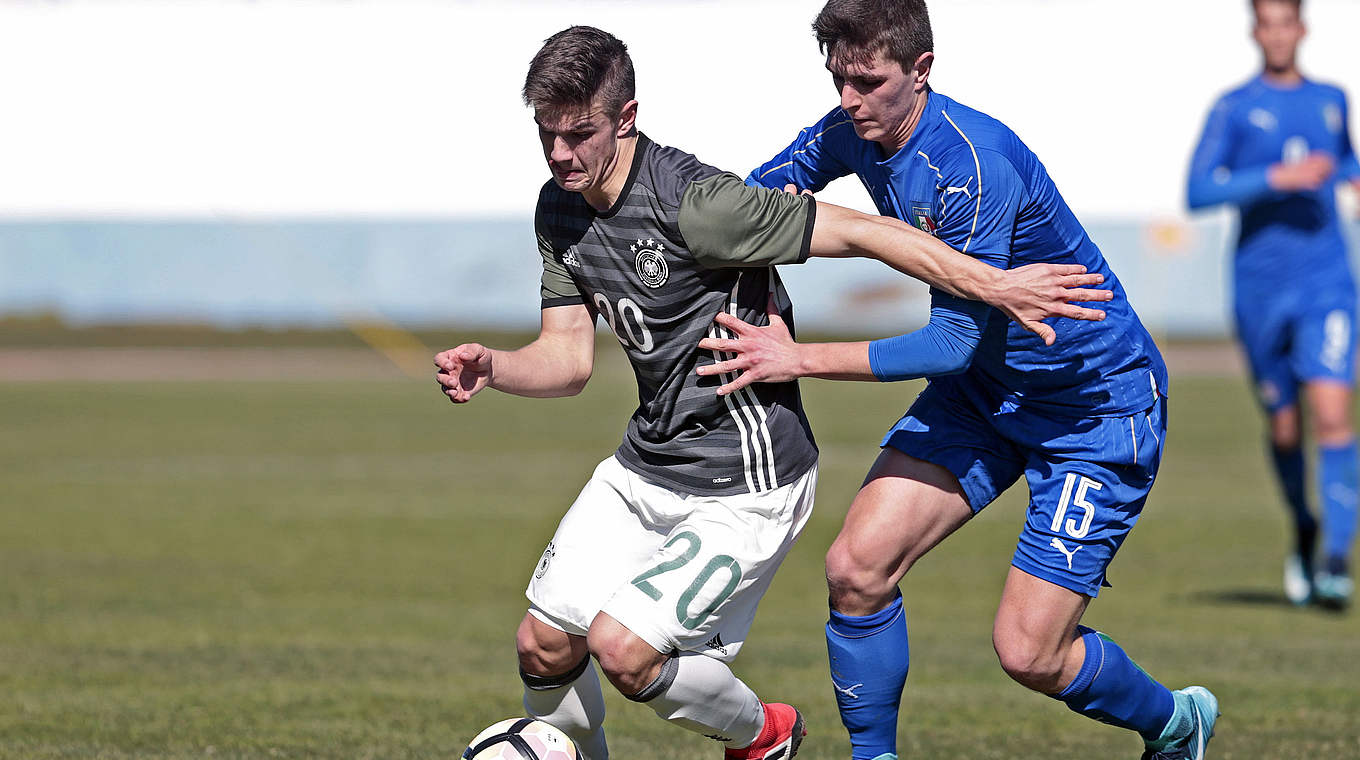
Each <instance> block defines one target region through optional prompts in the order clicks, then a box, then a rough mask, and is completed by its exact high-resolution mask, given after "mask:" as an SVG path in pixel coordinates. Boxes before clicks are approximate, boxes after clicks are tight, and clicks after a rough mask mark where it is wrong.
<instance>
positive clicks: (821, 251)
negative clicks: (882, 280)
mask: <svg viewBox="0 0 1360 760" xmlns="http://www.w3.org/2000/svg"><path fill="white" fill-rule="evenodd" d="M810 253H811V255H813V256H823V257H830V258H836V257H865V258H873V259H878V260H879V261H882V262H883V263H884V264H887V265H888V266H890V267H892V268H893V269H896V270H897V271H899V272H902V273H903V274H906V275H909V276H911V277H914V278H916V279H918V280H921V281H922V282H925V283H928V284H929V285H931V286H933V287H935V288H938V289H940V290H942V291H944V292H946V293H949V294H950V295H953V296H957V297H959V298H967V299H970V300H974V301H984V302H986V303H995V302H996V301H995V299H996V298H997V297H998V295H999V293H1000V290H1001V286H1002V281H1003V279H1004V277H1005V275H1004V273H1003V272H1002V271H1001V270H1000V269H997V268H995V267H992V266H988V265H987V264H984V263H982V262H980V261H978V260H976V259H974V258H972V257H970V256H965V255H964V254H961V253H959V252H958V251H955V250H954V249H952V248H950V247H949V246H947V245H945V244H944V243H942V242H940V241H939V240H937V239H935V238H934V237H932V236H930V235H928V234H926V233H924V232H922V231H920V230H918V229H916V228H915V227H912V226H911V225H909V224H907V223H906V222H903V221H901V220H900V219H893V218H891V217H876V216H869V215H867V214H861V213H859V212H858V211H852V210H850V209H846V208H842V207H840V206H833V205H830V204H825V203H818V204H817V221H816V226H815V227H814V228H813V232H812V245H811V248H810Z"/></svg>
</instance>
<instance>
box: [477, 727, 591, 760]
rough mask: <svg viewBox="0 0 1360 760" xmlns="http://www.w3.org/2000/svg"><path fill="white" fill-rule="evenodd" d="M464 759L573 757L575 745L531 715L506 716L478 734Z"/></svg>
mask: <svg viewBox="0 0 1360 760" xmlns="http://www.w3.org/2000/svg"><path fill="white" fill-rule="evenodd" d="M463 760H576V745H574V744H572V743H571V739H568V738H567V735H566V734H564V733H562V732H561V731H559V730H557V729H556V728H553V727H552V726H550V725H548V724H547V723H544V722H543V721H539V720H534V719H533V718H509V719H507V720H503V721H501V722H500V723H497V724H496V725H494V726H491V727H490V728H488V729H486V730H485V731H483V732H481V733H480V734H477V738H476V739H473V740H472V744H470V745H468V748H467V749H466V750H464V751H463Z"/></svg>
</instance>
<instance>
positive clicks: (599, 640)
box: [586, 620, 666, 696]
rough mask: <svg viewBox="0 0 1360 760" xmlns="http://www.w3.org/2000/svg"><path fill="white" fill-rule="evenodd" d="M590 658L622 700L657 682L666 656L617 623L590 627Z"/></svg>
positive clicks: (588, 638)
mask: <svg viewBox="0 0 1360 760" xmlns="http://www.w3.org/2000/svg"><path fill="white" fill-rule="evenodd" d="M586 641H587V643H588V644H589V647H590V654H592V655H594V657H595V661H596V662H598V663H600V670H601V671H603V672H604V675H605V677H606V678H608V679H609V682H610V683H612V684H614V686H615V687H616V688H617V689H618V690H619V692H620V693H622V694H624V695H625V696H629V695H633V694H636V693H638V692H640V691H642V690H643V689H644V688H646V687H647V686H648V684H650V683H651V682H652V681H653V680H654V679H655V678H656V670H657V667H658V666H659V665H660V664H661V663H662V662H664V661H665V659H666V656H665V655H663V654H661V653H660V652H658V651H656V649H654V648H653V647H652V646H651V645H650V644H648V643H647V642H645V641H643V640H642V639H641V638H638V636H637V635H636V634H634V633H633V632H632V631H630V630H628V629H627V628H624V627H623V626H621V625H619V624H618V623H616V622H615V623H612V624H610V625H601V624H599V623H598V620H597V624H594V625H591V626H590V632H589V634H588V635H587V636H586Z"/></svg>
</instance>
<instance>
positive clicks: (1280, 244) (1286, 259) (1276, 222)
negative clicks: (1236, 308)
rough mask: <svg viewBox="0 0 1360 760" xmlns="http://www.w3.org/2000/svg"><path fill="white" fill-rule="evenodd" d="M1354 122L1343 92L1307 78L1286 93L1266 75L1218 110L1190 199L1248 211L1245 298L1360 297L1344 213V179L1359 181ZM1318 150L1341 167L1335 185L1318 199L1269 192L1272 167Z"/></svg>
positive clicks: (1193, 172) (1240, 283)
mask: <svg viewBox="0 0 1360 760" xmlns="http://www.w3.org/2000/svg"><path fill="white" fill-rule="evenodd" d="M1347 123H1348V114H1347V108H1346V97H1345V95H1344V94H1343V93H1342V91H1341V90H1339V89H1337V88H1336V87H1332V86H1330V85H1325V84H1319V83H1317V82H1311V81H1307V80H1305V81H1304V82H1303V83H1302V84H1300V85H1297V86H1293V87H1281V86H1278V85H1274V84H1271V83H1270V82H1267V81H1266V80H1265V79H1264V78H1263V77H1261V76H1257V77H1255V78H1253V79H1252V80H1251V81H1249V82H1247V83H1246V84H1244V85H1242V86H1241V87H1238V88H1237V89H1235V90H1233V91H1232V92H1229V93H1228V94H1226V95H1224V96H1223V97H1222V98H1220V99H1219V101H1218V103H1217V104H1215V106H1214V108H1213V111H1212V112H1211V113H1210V114H1209V119H1208V122H1207V123H1206V124H1205V127H1204V134H1203V136H1202V137H1200V141H1199V146H1198V147H1197V148H1196V149H1195V154H1194V158H1193V160H1192V161H1191V165H1190V180H1189V188H1188V190H1189V192H1188V200H1189V203H1190V207H1191V208H1202V207H1205V206H1212V205H1217V204H1221V203H1228V204H1232V205H1235V206H1237V207H1238V208H1239V210H1240V211H1241V221H1240V228H1239V231H1238V241H1237V253H1236V256H1235V257H1234V264H1233V269H1234V274H1235V282H1236V287H1237V288H1238V289H1239V290H1240V291H1246V292H1248V293H1260V294H1261V295H1263V296H1267V295H1274V294H1277V293H1281V292H1283V291H1292V292H1313V293H1315V292H1317V291H1318V290H1320V289H1336V288H1341V289H1345V290H1349V291H1353V290H1354V287H1355V286H1354V284H1353V282H1352V278H1351V272H1350V267H1349V265H1348V263H1347V261H1346V243H1345V239H1344V237H1343V234H1342V230H1341V224H1340V221H1339V220H1338V218H1337V211H1336V183H1337V181H1338V180H1343V179H1351V178H1354V177H1357V176H1360V164H1358V163H1357V162H1356V157H1355V152H1354V151H1353V150H1352V148H1351V141H1350V136H1349V134H1348V132H1347ZM1314 151H1322V152H1324V153H1327V154H1329V155H1330V156H1331V157H1332V158H1333V159H1334V160H1335V161H1336V172H1335V174H1333V175H1332V179H1331V180H1330V181H1328V182H1327V183H1325V184H1324V185H1323V186H1322V187H1320V188H1318V189H1317V190H1316V191H1314V192H1297V193H1281V192H1276V191H1275V190H1272V189H1271V188H1270V186H1269V184H1268V183H1267V180H1266V172H1267V170H1268V169H1269V167H1270V166H1271V165H1272V164H1277V163H1282V162H1283V163H1289V162H1294V161H1300V160H1302V159H1304V158H1306V157H1307V156H1308V155H1309V154H1310V153H1312V152H1314Z"/></svg>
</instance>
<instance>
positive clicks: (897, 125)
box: [699, 0, 1217, 760]
mask: <svg viewBox="0 0 1360 760" xmlns="http://www.w3.org/2000/svg"><path fill="white" fill-rule="evenodd" d="M813 28H814V31H815V32H816V36H817V40H818V42H819V44H820V45H821V47H822V50H823V51H824V52H825V53H826V54H827V69H828V70H829V71H830V72H831V74H832V76H833V78H834V82H835V86H836V88H837V90H838V91H839V92H840V98H841V102H840V105H839V107H837V108H834V109H832V110H831V112H830V113H828V114H827V115H826V116H825V117H824V118H823V119H822V120H821V121H819V122H817V123H816V124H814V125H812V126H811V127H809V128H807V129H805V130H803V132H802V133H801V134H800V135H799V136H798V137H797V138H796V139H795V140H794V141H793V143H792V144H790V145H789V146H788V147H787V148H785V149H784V150H783V151H781V152H780V153H779V154H778V155H776V156H775V157H774V158H773V159H772V160H770V161H769V162H767V163H766V164H764V165H763V166H761V167H759V168H758V169H756V170H755V171H754V172H752V174H751V176H750V177H748V179H747V181H748V182H750V183H758V184H762V185H765V186H769V187H784V188H796V189H798V190H810V191H817V190H820V189H821V188H823V187H824V186H825V185H826V184H827V183H828V182H830V181H831V180H833V179H835V178H837V177H842V176H846V175H849V174H855V175H857V176H858V177H859V179H860V181H861V182H863V183H864V186H865V187H866V188H867V189H868V191H869V193H870V195H871V196H872V197H873V200H874V203H875V204H876V205H877V207H878V210H879V211H880V212H881V213H882V214H884V215H886V216H892V217H896V218H899V219H903V220H906V221H908V222H910V223H912V224H914V225H916V226H918V227H920V228H922V229H924V230H926V231H929V232H932V233H934V234H935V235H936V236H937V237H939V238H940V239H941V240H943V241H944V242H946V243H948V244H949V245H950V246H951V247H953V248H955V249H957V250H960V251H962V252H964V253H967V254H970V255H972V256H974V257H976V258H978V259H980V260H982V261H985V262H987V263H989V264H991V265H993V266H996V267H999V268H1011V267H1016V266H1020V265H1023V264H1028V263H1033V262H1040V261H1043V262H1064V263H1075V264H1082V265H1084V266H1085V267H1086V268H1087V269H1088V270H1089V271H1091V272H1099V273H1100V274H1103V275H1104V277H1105V284H1106V286H1107V287H1109V288H1110V289H1111V290H1113V291H1114V299H1113V300H1112V301H1111V302H1110V303H1109V304H1107V306H1106V309H1105V311H1106V314H1107V317H1106V319H1105V320H1104V321H1103V322H1083V323H1081V324H1070V325H1069V324H1068V323H1067V322H1064V323H1063V324H1062V329H1061V330H1060V333H1061V338H1060V339H1059V341H1058V342H1057V343H1056V344H1055V345H1054V346H1052V347H1047V346H1045V345H1043V343H1042V342H1041V341H1039V340H1036V339H1033V338H1032V337H1030V336H1029V335H1027V334H1025V333H1024V332H1023V331H1019V330H1016V329H1014V328H1012V327H1010V326H1008V325H1007V324H1006V321H1005V320H1004V319H1003V318H1002V317H1001V315H1000V314H999V313H997V312H995V311H994V310H992V309H990V308H989V307H987V306H985V305H981V304H972V303H969V302H966V301H963V300H960V299H957V298H953V297H950V296H948V295H947V294H944V293H942V292H939V291H935V290H932V293H931V312H930V322H929V324H928V325H927V326H926V327H924V328H923V329H921V330H918V331H916V332H913V333H910V334H907V335H901V336H897V337H893V338H887V339H883V340H876V341H872V342H863V343H830V344H797V343H794V342H793V341H792V340H791V338H790V337H789V335H788V333H787V332H786V331H784V330H783V329H782V326H781V325H780V324H779V323H778V320H777V319H776V318H774V317H772V318H771V325H770V326H768V327H763V328H757V327H752V326H749V325H745V324H742V323H740V322H738V321H737V320H735V319H732V318H729V317H728V316H725V315H720V317H719V319H718V321H719V323H720V324H722V325H723V326H725V327H727V328H729V329H731V330H733V331H734V332H736V333H737V337H736V338H735V339H708V340H705V341H704V342H702V343H701V344H700V345H701V346H703V347H705V348H712V349H715V350H721V351H730V352H734V353H735V354H737V358H735V359H732V360H730V361H726V362H720V363H718V364H716V365H712V366H709V367H703V368H700V370H699V371H700V372H701V373H703V374H716V373H718V372H723V371H741V372H743V374H742V375H741V376H740V377H739V378H737V379H736V380H734V381H732V382H729V383H728V384H726V385H725V386H723V387H722V388H721V389H720V392H730V391H733V390H735V389H738V388H740V387H743V386H744V385H746V384H749V383H752V382H772V381H781V380H789V379H793V378H796V377H822V378H830V379H840V380H882V381H888V380H903V379H908V378H915V377H923V376H924V377H929V378H930V379H931V380H930V384H929V385H928V386H927V388H926V390H925V391H924V392H922V394H921V395H920V397H919V398H917V400H916V402H915V403H914V404H913V405H912V406H911V408H910V409H909V410H908V411H907V413H906V415H905V416H904V417H903V418H902V419H901V420H900V421H898V422H897V424H895V425H893V426H892V428H891V429H890V430H889V431H888V433H887V435H886V436H885V438H884V439H883V444H882V445H883V450H882V453H881V454H880V456H879V458H878V460H877V461H876V462H875V463H874V465H873V467H872V469H871V470H870V471H869V474H868V476H867V478H866V480H865V482H864V485H863V486H862V487H861V489H860V491H859V493H858V495H857V496H856V497H855V500H854V502H853V504H852V505H851V507H850V511H849V513H848V515H847V516H846V519H845V524H844V526H843V528H842V530H841V533H840V535H839V536H838V537H837V538H836V540H835V542H834V543H833V545H832V546H831V549H830V550H829V551H828V553H827V558H826V569H827V580H828V584H829V586H830V592H831V616H830V621H829V622H828V624H827V631H826V635H827V648H828V651H829V654H830V658H831V676H832V681H833V685H834V686H835V689H836V698H837V704H838V706H839V708H840V711H841V717H842V720H843V721H844V723H845V725H846V728H847V729H848V730H849V732H850V738H851V744H852V746H853V756H854V758H856V760H865V759H868V758H894V757H896V724H897V712H898V707H899V703H900V700H901V694H902V688H903V686H904V684H905V681H906V676H907V668H908V662H909V657H908V640H907V628H906V622H905V617H904V615H905V613H904V610H903V605H902V598H901V594H900V593H899V591H898V588H897V583H898V581H899V580H900V579H901V578H902V577H903V575H904V574H905V573H906V572H907V570H908V569H909V568H910V567H911V566H912V564H913V563H914V562H915V561H916V560H917V559H919V558H920V557H921V556H923V555H924V554H925V553H926V552H927V551H929V550H930V549H931V548H933V547H934V546H935V545H936V544H938V543H939V542H940V541H942V540H943V539H944V538H945V537H947V536H948V535H949V534H951V533H952V532H954V531H955V530H956V529H958V528H959V527H960V526H962V525H963V524H964V523H966V522H967V521H968V520H969V519H970V518H971V517H972V516H973V515H974V514H976V513H977V512H978V511H980V510H981V509H983V508H984V507H986V506H987V504H989V503H990V502H991V501H992V500H994V499H995V498H996V497H997V496H998V495H1000V493H1001V492H1002V491H1004V490H1006V488H1008V487H1009V486H1010V485H1011V484H1012V483H1014V482H1015V481H1016V480H1018V479H1019V478H1020V477H1021V476H1022V475H1023V476H1024V477H1025V479H1026V481H1027V482H1028V484H1029V488H1030V496H1031V500H1030V505H1029V509H1028V512H1027V515H1026V522H1025V526H1024V529H1023V530H1022V532H1021V534H1020V539H1019V546H1018V548H1017V550H1016V552H1015V554H1014V556H1013V559H1012V566H1011V569H1010V571H1009V575H1008V577H1007V579H1006V585H1005V588H1004V590H1003V591H1002V595H1001V602H1000V607H999V609H998V611H997V615H996V620H995V626H994V629H993V642H994V645H995V648H996V652H997V654H998V656H999V658H1000V660H1001V665H1002V667H1003V668H1004V669H1005V670H1006V672H1007V673H1008V674H1010V675H1011V677H1013V678H1014V679H1015V680H1016V681H1018V682H1020V683H1021V684H1023V685H1025V686H1027V687H1029V688H1031V689H1034V690H1036V691H1039V692H1041V693H1044V694H1047V695H1049V696H1052V697H1054V698H1056V699H1058V700H1061V701H1062V702H1064V703H1065V704H1066V705H1067V706H1068V707H1069V708H1071V709H1072V710H1074V711H1076V712H1078V713H1081V714H1083V715H1086V716H1088V717H1091V718H1094V719H1096V720H1099V721H1102V722H1105V723H1111V724H1114V725H1117V726H1121V727H1124V728H1128V729H1132V730H1135V731H1137V732H1138V733H1139V734H1140V735H1141V736H1142V738H1143V739H1144V742H1145V746H1146V753H1145V755H1144V757H1146V758H1201V757H1203V753H1204V747H1205V744H1206V743H1207V741H1208V739H1209V737H1210V736H1212V734H1213V726H1214V721H1215V719H1216V717H1217V700H1216V699H1215V698H1214V696H1213V695H1212V694H1211V693H1210V692H1209V691H1208V690H1206V689H1204V688H1202V687H1190V688H1187V689H1185V690H1182V691H1178V692H1172V691H1170V690H1169V689H1167V688H1166V687H1165V686H1163V685H1162V684H1160V683H1158V682H1157V681H1156V680H1154V679H1153V678H1151V677H1150V676H1149V675H1148V674H1147V673H1145V672H1144V671H1143V670H1142V669H1140V668H1139V667H1138V666H1137V665H1135V664H1134V663H1133V661H1132V660H1131V659H1129V657H1128V656H1127V655H1125V654H1124V652H1123V650H1122V649H1121V648H1120V647H1119V646H1118V645H1117V644H1115V643H1114V641H1113V640H1111V639H1110V638H1109V637H1108V636H1105V635H1104V634H1101V633H1097V632H1096V631H1094V630H1092V629H1090V628H1086V627H1083V626H1081V625H1080V621H1081V618H1082V614H1083V613H1084V612H1085V610H1086V607H1087V605H1088V604H1089V602H1090V601H1091V599H1092V598H1094V597H1095V596H1096V595H1097V594H1098V593H1099V592H1100V589H1101V587H1102V585H1105V575H1106V568H1107V566H1108V565H1109V563H1110V561H1111V559H1113V557H1114V554H1115V552H1116V551H1117V550H1118V548H1119V546H1120V545H1121V544H1122V543H1123V541H1124V539H1125V537H1126V536H1127V535H1128V532H1129V530H1130V529H1131V528H1132V527H1133V525H1134V523H1135V522H1136V521H1137V520H1138V516H1139V513H1140V512H1141V511H1142V507H1143V504H1144V502H1145V500H1146V498H1147V495H1148V492H1149V489H1150V488H1151V487H1152V483H1153V480H1154V478H1155V476H1156V474H1157V468H1158V463H1159V461H1160V458H1161V452H1162V441H1163V440H1164V433H1165V429H1166V417H1165V414H1166V388H1167V375H1166V368H1165V365H1164V364H1163V362H1162V358H1161V356H1160V354H1159V353H1158V351H1157V348H1156V346H1155V345H1154V344H1153V342H1152V339H1151V337H1150V336H1149V335H1148V333H1147V331H1146V330H1145V329H1144V328H1143V326H1142V324H1141V323H1140V322H1139V321H1138V317H1137V316H1136V315H1135V314H1134V313H1133V310H1132V308H1131V307H1130V306H1129V302H1128V300H1127V298H1126V297H1125V294H1124V291H1123V288H1122V287H1121V285H1120V284H1119V280H1118V279H1117V278H1116V277H1115V276H1114V274H1113V272H1111V271H1110V268H1109V266H1108V265H1107V264H1106V262H1105V260H1104V258H1103V257H1102V255H1101V253H1100V251H1099V250H1098V249H1097V248H1096V246H1095V244H1094V243H1092V242H1091V239H1090V238H1089V237H1087V235H1086V232H1085V230H1084V229H1083V228H1082V226H1081V224H1080V223H1079V222H1078V221H1077V219H1076V217H1075V216H1074V215H1073V214H1072V212H1071V210H1070V209H1069V208H1068V207H1067V204H1066V203H1065V202H1064V201H1063V199H1062V197H1061V196H1060V195H1059V194H1058V191H1057V188H1056V187H1055V186H1054V184H1053V182H1052V180H1051V179H1050V178H1049V177H1048V174H1047V172H1046V171H1045V169H1044V167H1043V165H1042V164H1040V163H1039V160H1038V159H1037V158H1036V157H1035V155H1034V154H1033V153H1032V152H1031V151H1030V150H1029V149H1028V148H1026V147H1025V145H1024V144H1023V143H1022V142H1021V141H1020V139H1019V138H1018V137H1016V136H1015V134H1014V133H1013V132H1011V131H1010V129H1008V128H1007V127H1006V126H1005V125H1003V124H1001V123H1000V122H998V121H996V120H995V119H992V118H990V117H988V116H986V115H985V114H982V113H979V112H978V111H975V110H972V109H970V108H967V107H965V106H963V105H960V104H959V103H957V102H955V101H953V100H951V99H949V98H947V97H945V96H943V95H940V94H938V93H935V92H933V91H932V90H931V88H930V86H929V84H928V79H929V75H930V70H931V66H932V64H933V62H934V54H933V52H931V51H932V50H933V47H934V45H933V40H932V37H931V31H930V21H929V17H928V15H927V11H926V7H925V4H924V2H922V1H921V0H831V2H829V3H827V5H826V6H825V8H824V9H823V10H822V12H821V13H820V14H819V15H818V17H817V19H816V21H815V23H814V24H813Z"/></svg>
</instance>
